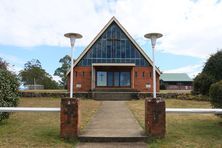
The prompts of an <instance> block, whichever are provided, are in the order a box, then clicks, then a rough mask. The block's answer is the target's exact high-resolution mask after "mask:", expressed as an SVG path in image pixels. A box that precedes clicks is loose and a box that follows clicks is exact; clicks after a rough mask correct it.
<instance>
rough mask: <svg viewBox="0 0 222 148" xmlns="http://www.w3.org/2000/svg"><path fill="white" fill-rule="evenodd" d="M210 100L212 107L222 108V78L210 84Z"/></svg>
mask: <svg viewBox="0 0 222 148" xmlns="http://www.w3.org/2000/svg"><path fill="white" fill-rule="evenodd" d="M209 95H210V101H211V104H212V106H213V107H214V108H222V80H221V81H219V82H216V83H214V84H212V85H211V86H210V92H209Z"/></svg>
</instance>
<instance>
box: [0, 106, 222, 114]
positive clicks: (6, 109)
mask: <svg viewBox="0 0 222 148" xmlns="http://www.w3.org/2000/svg"><path fill="white" fill-rule="evenodd" d="M0 112H60V108H44V107H0ZM166 113H179V114H184V113H194V114H222V109H206V108H166Z"/></svg>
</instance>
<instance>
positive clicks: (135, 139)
mask: <svg viewBox="0 0 222 148" xmlns="http://www.w3.org/2000/svg"><path fill="white" fill-rule="evenodd" d="M147 138H148V137H147V136H140V137H90V136H79V137H78V140H79V141H80V142H146V141H147Z"/></svg>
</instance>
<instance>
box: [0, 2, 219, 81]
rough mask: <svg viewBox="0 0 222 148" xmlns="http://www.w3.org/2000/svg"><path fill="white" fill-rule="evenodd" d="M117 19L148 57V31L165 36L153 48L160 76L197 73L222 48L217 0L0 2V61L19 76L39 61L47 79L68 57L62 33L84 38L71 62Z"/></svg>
mask: <svg viewBox="0 0 222 148" xmlns="http://www.w3.org/2000/svg"><path fill="white" fill-rule="evenodd" d="M112 16H115V17H116V18H117V19H118V20H119V22H120V23H121V24H122V25H123V26H124V27H125V29H126V30H127V31H128V32H129V33H130V34H131V36H132V37H133V38H134V39H135V40H136V41H137V42H138V44H139V45H140V46H141V47H142V48H143V49H144V50H145V51H146V52H147V54H148V55H150V53H151V52H150V44H149V42H148V40H145V38H144V37H143V36H144V34H145V33H148V32H161V33H162V34H163V35H164V36H163V37H162V38H161V39H159V40H158V44H157V52H156V56H157V66H158V67H160V69H161V71H163V72H186V73H188V74H189V75H190V76H192V77H193V75H196V74H197V73H198V72H200V71H201V69H202V67H203V64H204V62H205V60H206V59H207V58H208V57H209V55H210V54H213V53H215V52H216V51H217V50H218V49H220V48H221V47H222V45H221V43H222V3H221V2H220V0H167V1H166V0H78V1H77V0H0V57H3V58H4V59H5V60H7V61H8V62H9V63H10V64H11V65H14V67H13V69H14V70H15V71H19V70H20V69H22V68H23V66H24V63H25V62H27V61H28V60H31V59H33V58H38V59H40V61H41V63H42V65H43V68H45V69H46V71H48V72H49V73H50V74H53V73H54V70H55V69H56V68H57V67H58V66H59V63H58V61H59V59H60V58H61V57H63V56H64V55H65V54H69V52H70V49H69V45H70V44H69V40H67V39H66V38H64V36H63V35H64V33H66V32H78V33H81V34H82V35H83V38H82V39H81V40H77V41H76V51H75V57H77V56H78V55H79V54H80V53H81V51H82V50H83V49H84V48H85V47H86V46H87V45H88V44H89V43H90V41H91V40H92V39H93V38H94V37H95V36H96V35H97V33H98V32H99V31H100V30H101V29H102V27H104V25H105V24H106V23H107V22H108V21H109V20H110V19H111V17H112Z"/></svg>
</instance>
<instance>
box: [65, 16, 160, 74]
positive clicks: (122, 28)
mask: <svg viewBox="0 0 222 148" xmlns="http://www.w3.org/2000/svg"><path fill="white" fill-rule="evenodd" d="M113 22H115V23H116V24H117V25H118V26H119V27H120V29H121V30H122V31H123V32H124V33H125V34H126V36H127V37H128V38H129V40H130V41H131V42H132V43H133V45H134V46H135V47H136V48H137V49H138V50H139V52H140V53H141V54H142V55H143V56H144V57H145V59H146V60H147V61H148V62H149V63H150V65H151V66H153V62H152V60H151V59H150V58H149V57H148V55H147V54H146V53H145V52H144V50H143V49H142V48H141V47H140V46H139V45H138V44H137V43H136V41H135V40H134V39H133V38H132V37H131V35H130V34H129V33H128V32H127V30H126V29H125V28H124V27H123V26H122V25H121V24H120V23H119V21H118V20H117V19H116V18H115V17H114V16H113V17H112V18H111V19H110V21H109V22H108V23H107V24H106V25H105V26H104V27H103V29H102V30H101V31H100V32H99V33H98V34H97V36H96V37H95V38H94V39H93V40H92V42H91V43H90V44H89V45H88V46H87V47H86V48H85V49H84V50H83V52H82V53H81V54H80V56H79V57H78V58H77V59H76V60H75V62H74V64H73V67H75V66H76V65H77V64H78V63H79V61H80V60H81V59H82V58H83V57H84V55H85V54H86V53H87V52H88V51H89V50H90V48H91V47H92V46H93V44H94V43H95V42H96V41H97V40H98V39H99V37H100V36H101V35H102V34H103V33H104V32H105V31H106V29H107V28H108V27H109V26H110V25H111V24H112V23H113ZM73 67H72V68H73ZM70 71H71V69H70V70H69V71H68V72H67V74H69V72H70ZM156 71H157V73H158V74H159V75H160V74H161V72H160V70H159V69H158V68H157V67H156Z"/></svg>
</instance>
